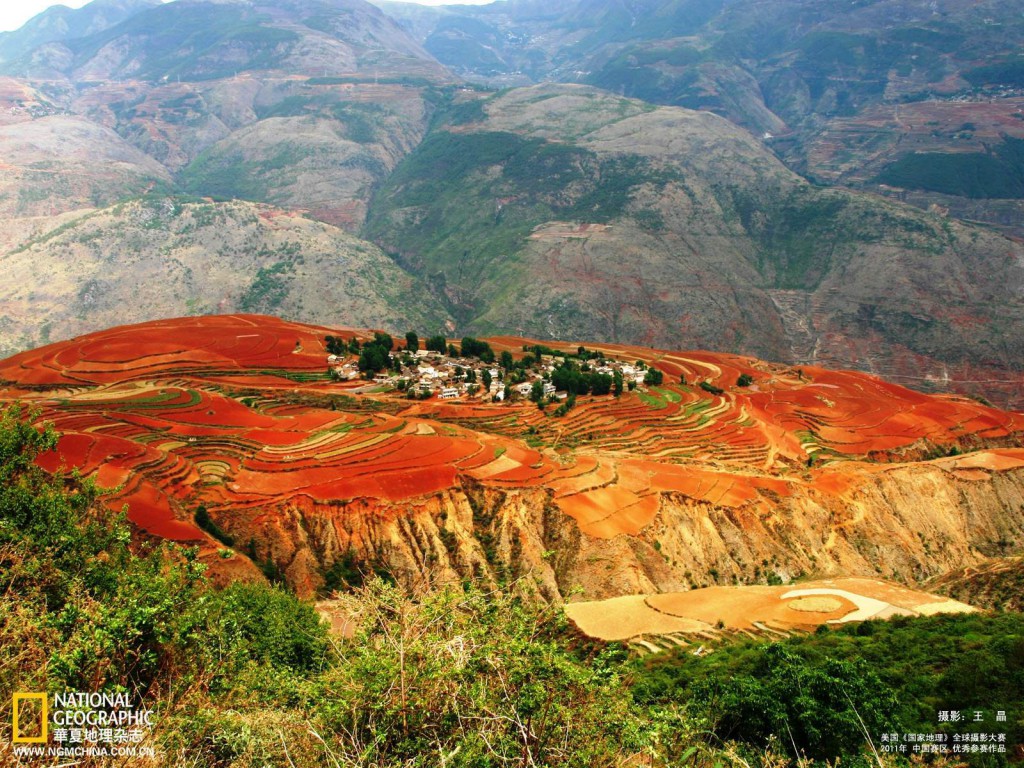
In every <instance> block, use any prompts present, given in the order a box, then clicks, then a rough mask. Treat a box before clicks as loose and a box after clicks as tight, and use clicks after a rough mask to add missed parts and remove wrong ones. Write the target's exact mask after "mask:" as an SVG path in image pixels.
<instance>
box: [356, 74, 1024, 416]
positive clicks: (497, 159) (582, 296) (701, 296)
mask: <svg viewBox="0 0 1024 768" xmlns="http://www.w3.org/2000/svg"><path fill="white" fill-rule="evenodd" d="M438 178H445V179H448V180H449V183H448V184H446V185H445V186H444V187H443V188H441V189H440V190H439V189H438V187H437V184H436V180H437V179H438ZM365 233H366V235H367V236H368V237H369V238H370V239H373V240H374V241H376V242H377V243H379V244H380V245H381V247H382V248H384V249H385V250H386V251H387V252H389V253H393V254H396V256H397V258H398V259H399V261H400V263H402V264H404V265H406V266H407V267H409V268H410V269H411V270H413V271H415V272H417V273H419V274H424V275H426V276H427V279H428V281H429V284H430V285H431V287H432V288H433V290H434V291H435V293H436V294H437V295H438V296H439V297H442V298H444V299H445V300H446V301H447V303H448V306H449V307H450V308H451V311H452V312H453V314H454V315H455V316H456V317H457V318H458V320H459V322H460V325H461V327H463V328H465V329H467V330H468V331H470V332H474V331H475V332H478V333H495V332H500V331H502V330H504V329H512V330H515V331H516V332H517V333H521V334H525V335H531V336H535V337H539V338H565V337H575V338H599V339H604V340H607V341H613V342H623V343H633V344H646V345H653V346H670V345H680V346H692V347H714V348H721V349H726V350H730V351H743V352H748V353H754V354H757V355H760V356H763V357H767V358H773V359H783V360H788V361H790V362H794V363H800V364H825V365H832V366H839V367H857V368H861V369H864V370H870V371H873V372H876V373H879V374H881V375H885V376H887V377H889V378H892V379H895V380H897V381H900V382H905V383H908V384H911V385H913V386H918V387H924V388H929V387H937V388H945V387H951V388H953V389H955V390H958V391H966V392H971V393H976V394H983V395H984V396H986V397H988V398H990V399H992V400H993V401H994V402H999V403H1001V404H1008V405H1013V404H1018V405H1019V403H1020V400H1019V391H1020V390H1019V382H1020V381H1021V367H1020V361H1021V360H1022V359H1024V349H1022V348H1021V347H1020V343H1019V340H1020V339H1022V338H1024V327H1022V325H1021V323H1022V321H1024V312H1022V310H1024V307H1022V304H1021V296H1022V290H1024V270H1022V268H1021V266H1022V264H1024V247H1022V246H1021V245H1020V244H1019V243H1017V242H1014V241H1010V240H1007V239H1005V238H1002V237H999V236H997V235H995V234H994V233H993V232H991V231H988V230H985V229H981V228H975V227H969V226H966V225H963V224H961V223H959V222H956V221H951V220H948V219H945V218H943V217H941V216H938V215H934V214H927V213H923V212H919V211H916V210H915V209H913V208H909V207H905V206H899V205H895V204H890V203H887V202H885V201H884V200H881V199H879V198H875V197H871V196H866V195H862V194H855V193H852V192H847V191H841V190H837V189H822V188H819V187H815V186H813V185H810V184H808V183H807V182H806V181H804V180H803V179H801V178H800V177H798V176H796V175H795V174H793V173H792V172H790V171H788V170H787V169H786V168H785V167H784V166H783V165H782V164H781V163H780V162H779V161H778V160H777V159H776V158H775V157H774V156H773V155H772V153H771V152H770V151H768V150H767V149H766V148H765V147H764V146H763V145H762V143H761V142H759V141H757V140H756V139H754V138H753V137H752V136H750V134H748V133H747V132H745V131H743V130H742V129H739V128H737V127H735V126H733V125H731V124H730V123H728V122H727V121H725V120H724V119H722V118H719V117H716V116H714V115H712V114H710V113H708V112H694V111H689V110H682V109H678V108H670V107H653V106H651V105H649V104H645V103H644V102H640V101H635V100H629V99H623V98H620V97H616V96H612V95H610V94H608V93H605V92H603V91H599V90H596V89H591V88H586V87H583V86H568V85H545V86H534V87H532V88H522V89H516V90H513V91H510V92H507V93H504V94H499V95H495V96H492V97H490V98H487V99H484V100H476V101H467V102H465V103H464V104H463V105H462V106H461V107H459V108H457V110H456V111H455V112H454V113H453V116H452V118H451V120H450V123H449V125H447V126H446V127H445V128H443V129H437V130H435V131H434V132H433V133H432V134H431V135H430V136H429V137H428V138H427V140H425V141H424V142H423V143H422V144H421V145H420V146H419V147H418V148H417V149H416V150H415V151H414V152H413V153H412V154H411V155H409V156H408V157H407V158H406V159H405V160H404V161H403V163H402V164H401V165H400V166H399V167H398V168H397V169H396V171H395V173H394V174H392V175H391V176H390V177H389V178H388V180H387V182H386V183H385V185H384V186H383V187H382V188H381V191H380V192H379V193H378V195H377V196H376V197H375V199H374V202H373V206H372V208H371V211H370V216H369V219H368V223H367V226H366V229H365ZM982 382H984V383H982Z"/></svg>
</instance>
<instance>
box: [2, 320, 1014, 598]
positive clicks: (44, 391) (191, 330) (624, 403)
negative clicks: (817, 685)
mask: <svg viewBox="0 0 1024 768" xmlns="http://www.w3.org/2000/svg"><path fill="white" fill-rule="evenodd" d="M328 334H333V335H335V336H339V335H340V336H341V337H343V338H346V339H347V338H350V337H352V336H355V337H358V338H361V339H363V340H367V339H371V338H372V337H373V334H372V332H369V331H360V330H353V329H343V330H339V329H327V328H318V327H313V326H307V325H301V324H296V323H290V322H286V321H282V320H278V319H275V318H269V317H261V316H246V315H233V316H221V317H200V318H184V319H179V320H169V321H158V322H151V323H146V324H142V325H137V326H129V327H123V328H117V329H112V330H109V331H104V332H101V333H96V334H91V335H89V336H85V337H82V338H79V339H75V340H72V341H69V342H62V343H59V344H54V345H51V346H48V347H43V348H40V349H36V350H32V351H30V352H26V353H23V354H20V355H17V356H15V357H12V358H9V359H8V360H6V361H3V362H0V401H14V400H20V401H23V402H26V403H28V404H29V405H30V406H31V407H32V408H34V409H37V416H36V418H37V419H38V420H39V421H48V422H52V423H53V424H54V425H55V426H56V428H57V429H58V430H59V431H60V432H61V433H62V434H63V437H62V438H61V441H60V444H59V446H58V450H57V452H56V453H54V454H52V455H48V456H46V457H45V459H44V462H45V466H46V468H48V469H51V470H56V469H59V468H61V467H63V468H66V469H69V470H70V469H72V468H77V469H80V470H81V471H82V472H83V473H84V474H91V475H94V476H95V477H96V479H97V481H98V482H99V483H100V485H102V486H105V487H110V488H113V489H114V491H113V492H112V494H111V495H110V496H109V499H108V502H109V503H110V504H111V505H113V506H115V507H119V506H120V505H122V504H123V505H126V506H127V511H128V516H129V519H130V520H131V521H132V522H133V523H135V525H136V526H138V528H139V529H141V530H142V531H145V532H146V533H148V534H150V535H153V536H157V537H163V538H168V539H173V540H177V541H193V542H197V543H198V544H199V545H200V547H201V550H202V552H203V556H204V558H205V559H206V560H207V561H208V562H209V563H210V564H211V565H212V566H214V570H218V569H219V570H225V569H226V570H229V571H230V570H232V569H233V570H234V571H237V572H242V571H246V570H248V571H251V570H252V569H251V564H250V558H251V560H252V561H256V562H259V563H262V564H266V563H268V562H269V563H273V564H274V565H275V567H277V568H279V569H280V570H281V571H282V572H283V573H284V574H285V577H286V578H288V580H289V581H292V582H293V584H295V585H296V586H298V587H299V588H300V589H302V590H312V589H315V588H316V587H318V586H320V585H322V583H323V578H322V573H323V571H325V570H327V569H328V568H329V567H330V566H331V565H332V564H334V563H337V562H339V560H341V559H342V558H343V557H345V556H346V553H352V552H354V553H356V554H357V555H358V556H359V557H360V558H362V559H363V560H364V561H367V562H371V561H383V562H385V563H388V564H390V565H391V566H393V567H395V566H396V562H400V563H404V566H403V567H404V568H405V569H406V571H405V572H406V573H410V574H412V573H414V572H416V573H418V574H419V575H420V576H423V577H424V578H454V577H456V576H458V575H460V574H462V575H465V574H466V573H476V574H479V573H481V572H484V573H491V574H492V575H493V574H494V573H495V572H496V571H497V570H500V568H501V567H505V566H508V565H509V564H510V563H512V561H515V560H517V558H518V560H519V561H522V562H530V563H533V565H534V566H536V567H537V568H539V569H540V570H544V569H548V571H549V572H550V573H549V574H548V577H546V578H547V579H548V581H549V582H550V585H549V586H550V587H551V590H552V594H557V593H558V591H559V590H561V589H562V588H563V587H564V586H565V582H566V580H567V579H569V578H570V577H569V576H567V574H569V573H572V574H573V575H572V576H571V578H572V579H581V578H582V577H581V576H579V574H580V573H581V572H582V571H581V569H584V570H585V568H584V563H583V561H582V560H581V559H580V558H579V557H578V555H579V552H580V551H581V547H582V548H583V549H587V548H590V549H593V548H594V547H595V546H598V545H597V544H595V542H601V541H604V542H607V546H608V547H618V546H620V544H621V540H622V537H623V536H625V537H627V538H629V537H636V538H637V539H638V540H643V541H644V542H645V544H644V546H645V547H648V549H650V547H652V546H653V550H651V551H649V552H648V553H647V554H646V555H644V556H643V557H644V558H646V560H645V563H647V564H646V565H645V566H644V567H645V568H646V569H647V570H648V571H649V572H648V573H646V575H644V577H643V578H644V579H647V580H648V582H647V583H655V582H657V579H661V582H662V583H665V584H668V585H672V584H680V583H684V579H683V576H682V572H683V571H687V572H692V571H693V570H694V568H695V567H697V564H698V561H699V559H700V558H699V557H697V555H696V554H695V553H696V550H697V549H699V548H700V547H701V546H705V545H704V544H701V543H700V542H699V541H698V540H697V539H699V536H698V535H697V534H694V536H693V541H692V542H689V543H688V544H685V546H692V547H693V548H695V549H694V552H693V553H690V555H686V553H685V552H674V553H673V554H672V555H670V554H668V553H666V552H662V553H661V558H664V559H665V561H666V565H659V566H657V567H655V565H657V564H656V563H655V564H654V565H651V564H650V562H648V561H650V560H651V558H657V555H656V554H655V552H656V551H657V550H658V547H657V546H654V544H656V543H657V542H655V541H653V539H652V537H654V536H655V535H662V534H660V533H658V534H656V532H657V531H664V530H666V526H669V527H672V526H673V525H674V524H673V523H672V520H671V514H670V512H669V509H670V507H671V508H673V509H674V508H675V507H679V505H680V504H681V503H682V502H685V504H686V505H689V506H688V507H687V509H689V510H691V512H690V513H687V514H691V513H692V510H694V509H699V510H704V512H702V513H701V514H712V516H713V515H716V514H724V515H727V516H732V517H734V518H737V519H740V518H743V519H747V520H748V523H749V524H746V523H745V524H744V525H747V528H745V529H744V530H747V529H749V531H753V530H754V529H758V530H761V529H764V531H768V532H769V533H770V532H771V530H772V529H773V528H775V527H777V526H778V525H780V524H781V523H778V522H775V521H776V520H778V519H779V515H780V509H782V508H784V507H786V505H787V504H789V505H792V504H795V503H796V500H798V499H804V498H813V499H815V500H816V501H815V503H817V504H819V506H823V507H824V508H828V509H832V508H839V507H842V505H843V504H846V502H845V501H844V499H845V498H846V497H847V496H849V495H850V494H851V492H853V491H856V490H857V489H858V488H862V487H863V486H864V484H865V483H870V482H872V479H871V478H872V476H874V475H878V474H879V473H885V472H889V471H890V470H892V469H893V468H894V467H900V466H905V465H906V463H907V462H917V461H923V462H925V463H926V465H927V466H928V467H929V471H935V472H939V473H942V474H943V476H944V477H947V476H948V477H949V478H955V479H956V480H957V481H959V482H967V483H971V482H974V483H978V482H982V483H984V482H989V481H991V480H992V478H993V477H995V476H1001V475H1002V474H1006V473H1010V474H1013V473H1015V472H1017V470H1019V469H1020V468H1024V450H1022V449H1021V448H1020V446H1021V444H1022V439H1024V416H1022V415H1021V414H1015V413H1008V412H1002V411H998V410H995V409H993V408H990V407H987V406H985V405H983V404H981V403H978V402H975V401H972V400H967V399H962V398H954V397H940V396H932V395H923V394H919V393H916V392H912V391H910V390H906V389H903V388H901V387H898V386H894V385H890V384H887V383H885V382H883V381H880V380H878V379H876V378H873V377H871V376H868V375H865V374H860V373H848V372H846V373H841V372H832V371H827V370H823V369H818V368H809V367H805V368H803V369H800V370H797V369H793V368H789V367H786V366H780V365H774V364H770V363H764V362H761V361H757V360H753V359H748V358H740V357H735V356H729V355H716V354H713V353H707V352H686V353H683V352H663V351H658V350H651V349H643V348H633V347H618V346H604V347H598V348H597V349H598V350H599V351H601V352H603V353H604V354H605V355H606V356H607V357H608V358H612V359H620V360H624V361H634V360H640V361H643V362H644V363H645V364H646V365H649V366H652V367H655V368H657V369H658V370H660V371H661V372H662V373H663V375H664V381H665V383H664V384H663V385H660V386H657V387H650V388H646V387H643V386H641V387H639V388H638V390H637V391H635V392H624V393H623V395H622V396H621V397H613V396H611V395H607V396H597V397H595V396H581V397H580V398H578V402H577V404H576V406H575V408H572V409H571V410H569V411H568V413H566V414H565V415H563V416H555V415H554V414H553V410H554V409H552V408H549V409H547V410H546V411H542V410H540V409H538V408H537V407H535V406H534V404H533V403H530V402H512V403H509V402H505V403H490V402H483V401H481V400H468V399H467V400H464V401H456V402H450V401H444V402H443V401H440V400H437V399H431V400H427V401H415V400H406V399H404V397H400V396H399V395H398V393H388V392H377V393H374V394H366V393H361V392H357V391H356V390H358V389H359V388H360V386H361V384H362V382H358V381H352V382H344V383H341V382H334V381H331V380H330V379H329V377H327V375H326V371H327V363H326V356H327V352H326V349H325V347H324V343H325V337H326V335H328ZM491 343H492V345H493V346H494V348H495V350H496V351H499V352H500V351H503V350H513V351H515V352H516V354H517V355H518V354H521V352H520V350H522V348H523V345H524V344H529V342H528V341H526V340H523V339H515V338H498V339H493V340H491ZM564 349H565V350H566V351H571V350H574V349H575V345H569V344H566V345H564ZM741 375H745V376H746V377H749V378H750V379H751V383H750V384H749V385H747V386H739V385H738V383H737V382H738V381H739V378H740V376H741ZM972 450H974V451H980V452H976V453H972V454H970V455H967V456H961V455H959V454H961V453H966V452H969V451H972ZM922 466H924V465H922ZM1014 477H1016V475H1014ZM510 499H514V500H515V503H516V504H517V505H518V506H515V510H516V511H515V512H514V515H513V512H512V511H510V510H512V507H510V506H509V505H510V503H511V502H510V501H509V500H510ZM673 505H675V507H673ZM200 507H203V508H205V509H206V510H207V511H208V514H209V516H210V518H211V519H212V520H213V521H215V522H216V525H217V526H218V527H219V528H220V529H221V530H222V532H223V531H226V532H228V533H229V534H230V537H231V539H232V540H233V545H234V550H235V552H232V551H231V549H229V548H228V547H226V546H225V545H224V544H223V543H222V542H218V541H217V540H216V539H215V538H213V536H212V535H210V533H208V532H207V531H204V530H202V529H201V528H200V527H199V526H198V525H197V524H196V523H195V521H194V515H195V512H196V510H198V509H199V508H200ZM708 510H710V512H709V511H708ZM541 513H542V516H543V519H542V520H541V519H540V518H538V517H537V515H539V514H541ZM672 514H674V513H672ZM829 514H831V515H832V519H831V522H829V524H828V525H829V526H831V527H830V528H829V529H828V530H823V531H821V532H820V533H821V536H822V542H823V543H822V551H823V552H825V551H827V550H828V549H829V548H835V549H836V551H837V552H839V551H840V550H841V549H842V548H841V547H836V546H835V536H836V535H845V531H846V529H855V528H856V522H857V520H858V518H857V514H856V513H854V512H851V513H850V514H845V513H844V514H839V513H834V512H832V513H829ZM510 515H512V516H513V517H515V519H514V520H513V519H512V518H511V517H510ZM861 517H863V514H862V515H861ZM851 520H853V522H852V523H851V522H850V521H851ZM385 531H386V533H385ZM749 531H748V532H749ZM837 532H838V533H837ZM744 535H747V534H746V533H745V534H744ZM750 535H753V534H750ZM758 535H762V534H758ZM993 535H994V534H993ZM999 535H1005V534H1003V533H1000V534H999ZM829 536H831V537H832V538H831V539H828V540H827V541H826V539H827V537H829ZM396 537H398V538H399V539H402V541H401V542H398V541H397V540H396ZM222 538H223V537H222ZM282 542H284V543H282ZM830 542H831V543H830ZM679 546H680V547H683V546H684V544H680V545H679ZM730 546H732V545H730ZM744 546H748V547H753V546H754V545H752V544H745V545H744ZM758 546H761V545H758ZM763 546H764V547H769V548H770V547H776V543H772V542H765V543H764V544H763ZM781 546H782V545H781V544H779V545H778V547H781ZM778 547H776V550H773V552H776V551H778V552H781V551H782V550H779V549H778ZM732 548H733V549H735V547H734V546H733V547H732ZM844 552H845V550H844ZM965 552H967V550H966V549H965ZM552 553H553V555H552ZM790 554H791V556H793V557H797V556H798V555H799V557H804V556H805V555H800V553H799V552H796V551H795V550H794V552H792V553H790ZM805 554H806V553H805ZM862 554H863V553H862ZM691 555H692V556H691ZM730 556H734V558H735V562H737V563H740V561H741V560H742V558H740V557H739V555H735V553H732V554H731V555H730ZM963 556H966V554H964V555H963ZM637 557H640V555H637ZM687 557H688V558H689V559H686V558H687ZM799 557H797V559H799ZM836 557H837V560H836V562H835V563H833V564H832V565H830V566H829V567H830V568H832V569H833V570H834V569H835V568H838V567H840V566H843V565H844V564H847V563H850V562H854V561H853V560H850V556H849V555H848V554H842V557H840V556H839V555H837V556H836ZM844 558H845V559H844ZM592 559H593V562H599V561H600V558H598V557H597V556H594V558H592ZM749 559H750V560H751V562H750V563H747V564H746V565H745V566H742V568H739V570H733V576H734V577H735V576H736V574H737V573H746V572H750V573H753V568H752V567H750V566H752V565H753V563H754V562H755V561H754V560H753V555H751V557H750V558H749ZM961 559H962V558H961ZM588 562H589V561H588ZM765 562H766V563H767V560H765ZM502 564H504V565H502ZM741 565H742V563H741ZM531 567H533V566H531ZM587 567H589V566H587ZM598 567H599V566H597V565H594V566H593V569H596V568H598ZM600 567H604V566H600ZM615 567H616V568H617V567H619V566H618V565H616V566H615ZM666 568H667V571H666V573H668V574H669V575H668V576H665V575H664V574H662V575H661V576H658V575H657V574H658V573H661V571H659V570H658V569H662V570H665V569H666ZM743 568H746V571H743ZM593 569H592V570H593ZM711 570H715V569H709V568H707V567H705V572H704V573H703V574H699V575H696V576H695V575H693V574H692V573H691V575H690V577H688V578H691V579H692V580H693V581H695V582H699V581H700V580H701V579H704V578H707V577H708V576H707V574H708V573H709V572H710V571H711ZM757 571H758V572H760V567H759V568H758V569H757ZM655 577H657V578H655ZM638 579H639V577H638ZM583 580H584V581H586V579H583ZM616 584H618V586H616ZM636 584H637V585H640V586H643V585H644V584H645V582H644V581H643V580H642V579H641V580H640V581H638V582H636ZM633 589H635V585H633V584H628V583H625V582H621V581H615V582H614V583H613V582H609V583H607V584H603V583H602V584H601V585H597V583H596V582H594V583H593V584H592V585H591V588H590V590H589V594H591V595H592V596H597V595H601V594H605V595H606V594H608V593H609V592H616V591H618V592H619V593H622V592H628V591H631V590H633Z"/></svg>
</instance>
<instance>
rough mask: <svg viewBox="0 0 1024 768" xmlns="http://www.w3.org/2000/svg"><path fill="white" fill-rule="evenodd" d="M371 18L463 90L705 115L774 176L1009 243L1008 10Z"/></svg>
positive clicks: (780, 2) (1015, 66)
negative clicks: (740, 129) (770, 160)
mask: <svg viewBox="0 0 1024 768" xmlns="http://www.w3.org/2000/svg"><path fill="white" fill-rule="evenodd" d="M382 6H383V7H385V8H386V9H388V11H389V12H390V13H392V14H393V15H394V16H395V17H396V18H400V19H402V20H403V22H404V23H405V24H406V26H407V28H408V29H409V30H410V31H411V32H412V33H413V34H415V35H416V36H417V37H418V39H420V40H421V41H422V42H423V44H424V47H425V48H426V49H427V50H428V51H430V52H431V53H432V54H433V55H434V56H436V57H437V58H438V60H439V61H441V62H442V63H444V64H446V65H448V66H449V67H451V68H452V69H453V71H455V72H456V73H458V74H460V75H461V76H463V77H466V78H467V79H470V80H475V81H479V82H484V83H488V84H493V85H503V86H504V85H526V84H530V83H532V82H541V81H545V80H557V81H566V82H584V83H589V84H591V85H596V86H599V87H601V88H604V89H607V90H609V91H612V92H614V93H618V94H620V95H624V96H631V97H635V98H641V99H644V100H646V101H650V102H653V103H657V104H667V105H676V106H683V107H689V108H693V109H706V110H710V111H713V112H715V113H717V114H720V115H723V116H725V117H728V118H729V119H730V120H732V121H733V122H735V123H737V124H739V125H742V126H745V127H746V128H748V129H749V130H751V131H752V132H754V133H756V134H758V135H761V134H768V135H770V136H771V137H772V139H771V146H772V148H773V149H774V150H775V151H776V152H777V153H778V154H779V155H780V156H781V157H782V158H783V159H784V160H786V162H787V163H788V164H789V165H790V167H792V168H794V169H795V170H797V171H798V172H800V173H802V174H805V175H809V176H810V177H812V178H814V179H815V180H818V181H820V182H826V183H842V184H845V185H850V186H858V187H866V188H869V189H872V190H876V191H883V192H885V193H886V194H893V192H891V191H890V189H889V188H892V187H897V188H901V189H906V190H908V191H907V192H906V193H899V194H900V196H901V197H904V198H905V199H909V200H910V201H912V202H915V203H916V204H918V205H920V206H921V207H927V206H928V205H932V204H938V205H940V206H943V207H946V208H949V209H951V210H952V212H953V213H954V214H957V215H960V216H965V217H969V218H977V219H982V220H985V221H990V222H992V223H995V224H998V225H1001V226H1005V227H1007V228H1009V229H1010V231H1012V232H1014V233H1015V234H1018V235H1020V234H1024V227H1022V226H1021V224H1020V222H1021V221H1024V202H1021V201H1022V200H1024V152H1022V150H1021V145H1018V144H1015V143H1014V142H1013V139H1024V58H1021V55H1020V51H1021V42H1022V40H1024V16H1022V15H1021V13H1020V4H1019V3H1018V2H1016V1H1015V0H982V1H980V2H971V3H965V2H962V1H961V0H935V1H932V0H857V1H856V2H852V3H851V2H845V1H844V2H839V1H838V0H836V1H823V0H769V1H768V2H764V1H763V0H634V1H632V2H622V1H620V0H574V1H573V2H567V3H557V4H555V3H547V4H541V3H537V2H534V0H508V2H501V3H494V4H491V5H486V6H479V7H478V6H457V5H452V6H444V7H440V8H436V9H429V10H424V9H422V8H421V7H419V6H415V5H412V4H408V3H389V2H384V3H382ZM880 184H884V185H886V186H885V187H880V186H879V185H880ZM979 200H986V201H987V200H991V201H993V202H991V203H979V202H978V201H979ZM997 201H998V202H997Z"/></svg>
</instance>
